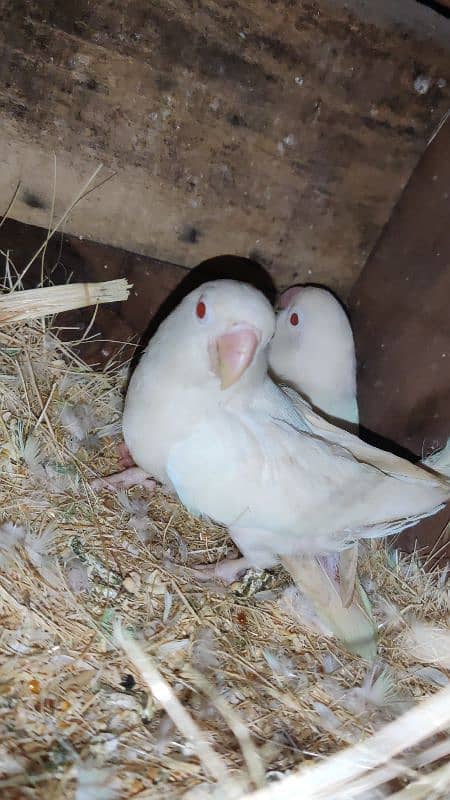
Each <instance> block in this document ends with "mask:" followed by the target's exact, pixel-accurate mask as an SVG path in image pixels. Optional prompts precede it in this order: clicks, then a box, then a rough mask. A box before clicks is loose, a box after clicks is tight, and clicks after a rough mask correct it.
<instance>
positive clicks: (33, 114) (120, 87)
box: [0, 0, 450, 295]
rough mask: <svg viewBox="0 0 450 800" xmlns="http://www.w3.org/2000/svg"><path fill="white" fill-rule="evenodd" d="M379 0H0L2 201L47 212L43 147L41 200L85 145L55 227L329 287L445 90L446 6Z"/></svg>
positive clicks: (165, 255) (448, 76)
mask: <svg viewBox="0 0 450 800" xmlns="http://www.w3.org/2000/svg"><path fill="white" fill-rule="evenodd" d="M375 5H376V10H375V11H374V4H373V3H367V2H356V0H347V2H346V3H344V1H343V0H335V1H334V2H333V3H331V2H329V0H328V1H327V2H326V1H325V0H320V2H311V3H296V2H290V0H277V1H276V2H272V1H271V0H251V1H250V2H249V1H248V0H233V2H225V3H224V2H218V1H217V2H216V0H195V1H194V2H192V1H191V0H164V2H162V0H153V2H151V3H149V2H147V0H133V2H131V0H130V1H129V2H123V3H120V4H118V3H114V4H111V3H108V2H106V0H98V2H97V3H92V2H89V0H77V2H72V0H71V2H64V3H62V2H59V0H51V1H50V2H46V3H45V4H42V3H41V4H40V3H36V2H32V1H31V0H20V1H18V0H4V2H3V3H2V28H1V31H0V39H1V51H0V162H1V166H2V168H1V172H0V202H1V203H2V204H3V206H6V204H7V200H8V199H9V197H10V194H11V193H12V191H13V188H14V186H15V184H16V182H17V180H18V178H19V177H21V178H22V181H23V191H22V194H21V197H20V200H19V201H18V202H17V204H16V205H15V207H14V215H15V216H16V217H17V218H18V219H20V220H22V221H25V222H30V223H33V224H37V225H43V226H47V224H48V218H49V209H50V206H51V194H52V174H53V173H52V171H53V156H52V153H53V152H55V153H56V155H57V202H56V207H57V208H56V210H57V213H60V212H61V211H62V210H63V209H64V207H65V206H66V205H67V204H68V203H69V202H70V200H71V199H72V197H73V196H74V195H75V194H76V191H77V189H78V188H79V186H80V184H81V182H82V180H84V179H85V178H86V176H87V175H89V174H90V173H91V172H92V171H93V169H94V168H95V166H96V165H97V164H98V162H99V161H101V162H103V163H104V164H105V168H106V171H107V172H108V171H109V172H112V171H116V172H117V175H116V177H115V178H114V181H113V182H111V183H108V184H107V185H105V186H104V187H103V188H102V189H101V190H99V192H98V193H93V194H91V195H89V197H87V198H86V199H85V201H84V202H83V204H82V205H80V206H78V207H77V208H76V209H75V210H74V212H73V213H72V214H71V215H70V218H69V220H68V223H67V230H68V231H69V232H71V233H74V234H77V235H82V236H84V237H88V238H91V239H95V240H98V241H100V242H106V243H108V244H111V245H116V246H120V247H124V248H126V249H128V250H133V251H135V252H138V253H141V254H150V255H152V256H154V257H155V258H158V259H161V260H167V261H172V262H176V263H179V264H182V265H186V266H189V267H191V266H193V265H194V264H196V263H198V262H200V261H201V260H203V259H205V258H208V257H211V256H214V255H216V254H220V253H235V254H240V255H244V256H248V255H251V256H252V257H253V258H256V259H257V260H259V261H260V262H261V263H262V264H264V265H266V266H267V267H268V268H269V269H270V271H271V272H272V274H273V275H274V276H275V277H276V278H277V281H278V284H279V286H280V287H284V286H285V285H287V284H289V283H292V282H294V281H302V280H310V281H323V282H326V283H328V284H329V285H331V286H332V287H333V288H335V289H337V290H338V291H340V292H341V293H343V294H344V295H345V293H346V292H347V291H348V289H349V288H350V286H351V285H352V283H353V281H354V279H355V277H356V276H357V275H358V274H359V271H360V269H361V267H362V265H363V263H364V260H365V258H366V256H367V254H368V252H369V251H370V250H371V248H372V246H373V244H374V243H375V241H376V239H377V237H378V235H379V233H380V231H381V229H382V227H383V225H384V224H385V222H386V220H387V219H388V218H389V215H390V212H391V209H392V207H393V205H394V203H395V201H396V200H397V198H398V196H399V194H400V192H401V189H402V187H403V186H404V184H405V183H406V182H407V179H408V177H409V175H410V173H411V170H412V168H413V166H414V165H415V163H416V161H417V158H418V156H419V155H420V153H421V152H422V151H423V148H424V146H425V143H426V140H427V137H428V136H429V134H430V132H431V130H432V129H433V128H434V126H435V125H436V123H437V121H438V120H439V118H440V116H441V115H442V114H443V112H444V110H446V109H447V107H448V105H449V83H450V61H449V49H450V22H449V21H447V20H445V19H443V18H439V26H436V24H435V18H437V15H435V14H433V12H431V11H429V10H428V9H426V8H424V7H422V6H419V4H417V3H415V2H412V0H400V2H398V3H396V4H392V3H388V2H387V0H380V2H379V3H377V4H375ZM392 5H395V9H392V8H391V6H392ZM374 16H375V21H374ZM375 23H376V24H375Z"/></svg>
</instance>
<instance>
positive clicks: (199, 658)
mask: <svg viewBox="0 0 450 800" xmlns="http://www.w3.org/2000/svg"><path fill="white" fill-rule="evenodd" d="M192 663H193V665H194V666H195V668H196V669H198V670H200V671H203V672H206V671H207V670H209V669H215V668H216V667H218V666H219V659H218V653H217V643H216V638H215V635H214V632H213V631H212V630H211V628H200V630H199V631H198V633H197V636H196V639H195V642H194V645H193V648H192Z"/></svg>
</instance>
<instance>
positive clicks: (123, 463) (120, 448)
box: [117, 441, 136, 470]
mask: <svg viewBox="0 0 450 800" xmlns="http://www.w3.org/2000/svg"><path fill="white" fill-rule="evenodd" d="M117 453H118V456H119V466H120V467H122V469H124V470H125V469H128V468H129V467H135V466H136V464H135V462H134V461H133V459H132V457H131V453H130V451H129V450H128V447H127V446H126V444H125V442H123V441H122V442H120V444H119V445H117Z"/></svg>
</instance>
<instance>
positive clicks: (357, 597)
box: [269, 286, 450, 654]
mask: <svg viewBox="0 0 450 800" xmlns="http://www.w3.org/2000/svg"><path fill="white" fill-rule="evenodd" d="M279 305H280V311H279V312H278V314H277V321H276V330H275V336H274V338H273V339H272V341H271V343H270V346H269V365H270V369H271V371H272V373H273V374H274V376H276V378H277V380H279V381H282V382H284V383H285V384H286V385H288V386H289V387H291V388H293V389H295V391H296V392H298V393H299V394H301V395H302V396H303V397H305V398H307V399H308V401H309V402H310V403H311V404H312V405H313V406H314V408H315V409H317V410H318V411H319V412H320V414H323V415H324V416H326V417H327V418H328V419H329V420H333V421H334V422H336V424H337V425H339V427H342V428H346V429H347V430H351V431H354V432H357V429H358V424H359V413H358V403H357V390H356V353H355V344H354V338H353V332H352V329H351V326H350V322H349V320H348V318H347V315H346V313H345V311H344V309H343V307H342V306H341V304H340V303H339V301H338V300H337V299H336V298H335V297H334V295H333V294H332V292H330V291H328V290H327V289H324V288H319V287H314V286H293V287H291V288H290V289H287V290H286V291H285V292H284V293H283V294H282V295H281V297H280V301H279ZM422 463H423V465H424V466H426V467H428V468H430V469H434V470H435V471H437V472H439V473H440V474H443V475H447V476H448V477H450V469H449V464H450V443H447V447H446V448H444V450H442V451H441V452H440V453H436V454H433V455H432V456H430V457H429V458H427V459H425V460H424V461H423V462H422ZM357 555H358V551H357V545H354V546H353V547H352V548H348V549H347V550H344V551H343V552H342V553H341V554H340V557H339V558H337V557H335V558H334V561H333V560H330V559H329V562H328V572H330V571H331V569H332V566H333V564H334V581H333V588H334V590H335V593H334V603H333V605H334V609H333V620H332V621H331V622H330V620H329V610H328V609H327V606H326V602H324V603H320V606H319V604H316V611H317V613H318V614H319V616H320V617H321V619H322V620H323V621H325V622H326V621H327V618H328V624H330V625H331V628H332V629H333V630H334V632H335V633H336V634H338V630H340V636H341V638H343V639H344V640H345V641H346V642H347V644H348V645H349V647H350V649H352V647H351V642H352V640H353V639H354V637H355V636H356V637H363V634H364V630H365V632H366V636H365V637H363V638H364V639H365V641H366V642H367V643H368V647H366V650H365V652H366V654H367V653H368V652H369V651H370V642H371V641H372V642H374V643H375V642H376V638H377V636H376V626H375V623H374V621H373V619H372V617H371V614H370V602H369V600H368V598H367V596H366V594H365V592H364V590H363V588H362V586H361V584H360V583H359V580H358V577H357V574H356V567H357ZM316 561H317V563H316V564H315V565H311V566H310V573H311V574H312V573H314V572H315V571H322V568H323V559H316ZM329 588H330V590H332V587H329ZM332 600H333V592H332V593H331V595H330V597H329V601H332Z"/></svg>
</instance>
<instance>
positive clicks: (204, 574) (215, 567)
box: [192, 558, 251, 584]
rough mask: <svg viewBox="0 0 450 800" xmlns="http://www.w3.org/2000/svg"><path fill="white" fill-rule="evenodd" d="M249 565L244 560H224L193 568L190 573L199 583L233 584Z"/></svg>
mask: <svg viewBox="0 0 450 800" xmlns="http://www.w3.org/2000/svg"><path fill="white" fill-rule="evenodd" d="M250 567H251V564H250V563H249V562H248V561H247V559H246V558H224V559H223V561H219V563H218V564H206V565H205V566H202V567H195V568H194V569H193V570H192V572H193V573H194V574H195V576H196V577H197V578H198V579H199V580H200V581H209V580H211V579H212V580H219V581H221V582H222V583H226V584H229V583H234V582H235V581H237V580H238V578H241V577H242V575H243V574H244V572H246V570H248V569H250Z"/></svg>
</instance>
